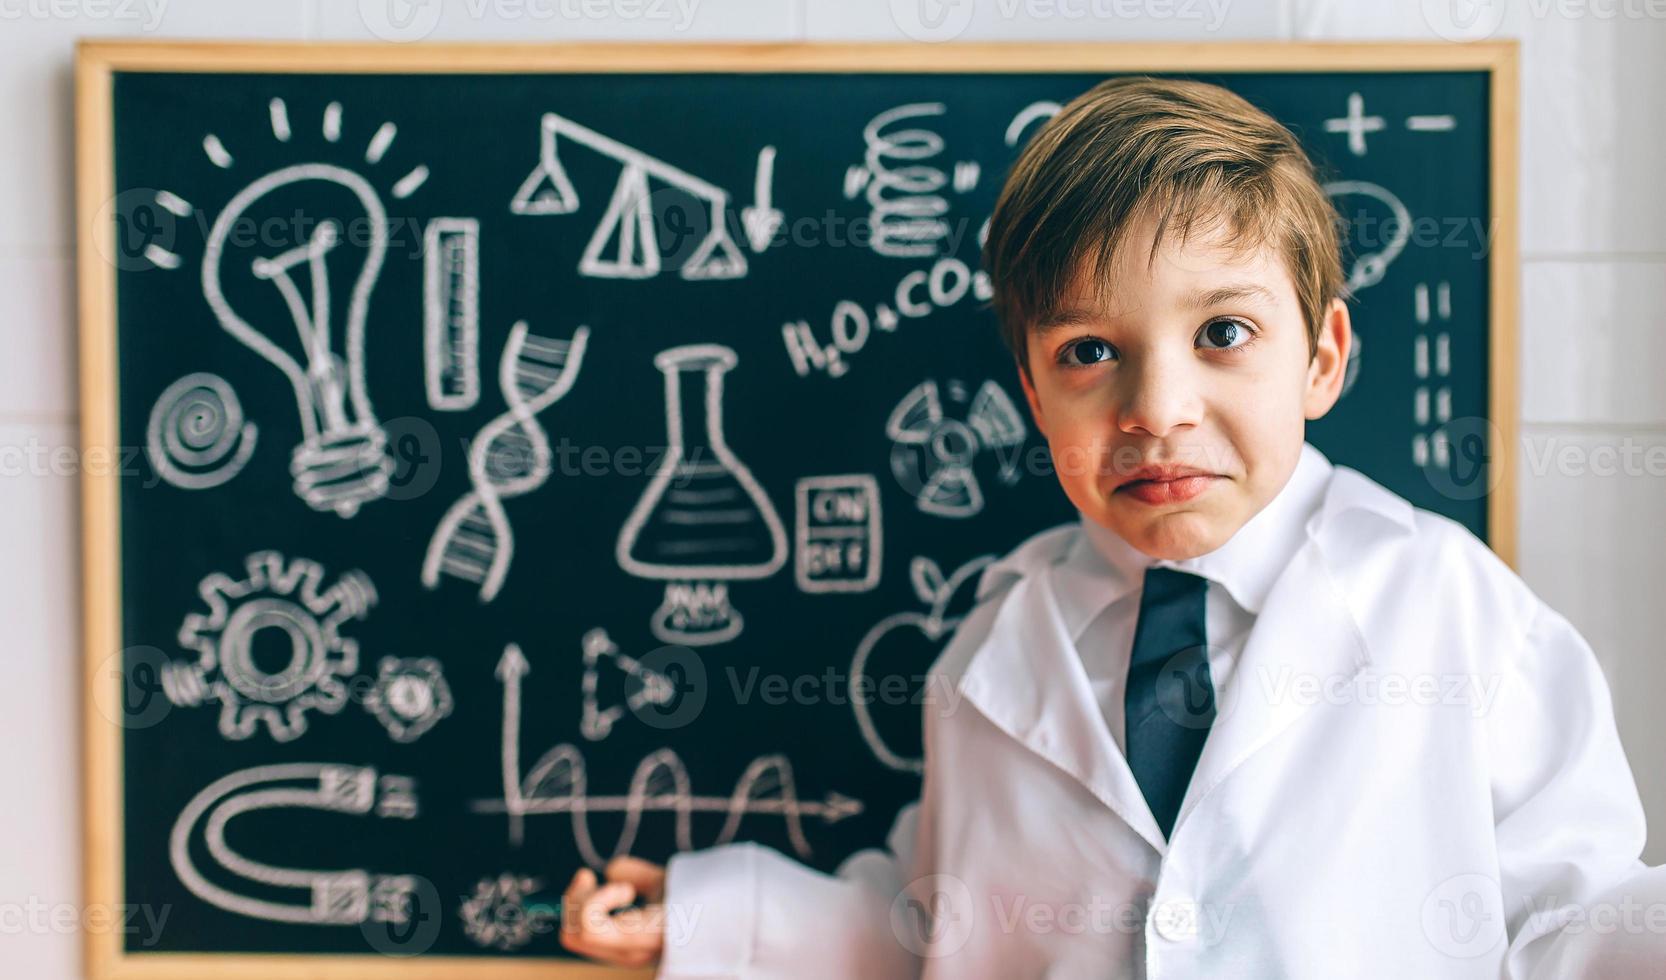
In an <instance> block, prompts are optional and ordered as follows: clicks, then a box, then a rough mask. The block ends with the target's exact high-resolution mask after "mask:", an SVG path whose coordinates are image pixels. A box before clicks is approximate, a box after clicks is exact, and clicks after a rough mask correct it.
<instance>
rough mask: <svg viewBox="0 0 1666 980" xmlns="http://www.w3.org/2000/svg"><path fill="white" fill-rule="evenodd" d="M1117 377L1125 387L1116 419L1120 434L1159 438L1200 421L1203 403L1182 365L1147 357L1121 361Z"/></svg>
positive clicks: (1195, 382) (1194, 382)
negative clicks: (1140, 434)
mask: <svg viewBox="0 0 1666 980" xmlns="http://www.w3.org/2000/svg"><path fill="white" fill-rule="evenodd" d="M1130 369H1131V370H1130ZM1119 374H1120V378H1119V380H1121V381H1122V382H1123V383H1124V384H1125V385H1126V388H1125V390H1124V391H1123V392H1122V405H1121V413H1120V417H1119V418H1118V419H1117V427H1118V428H1120V429H1121V430H1122V431H1123V432H1127V433H1145V434H1148V435H1151V436H1155V437H1158V438H1161V437H1163V436H1166V435H1168V434H1169V432H1171V431H1172V430H1174V429H1177V428H1182V427H1186V426H1192V425H1196V424H1198V422H1199V421H1200V420H1201V416H1202V411H1203V409H1202V405H1203V400H1202V398H1200V397H1199V394H1198V391H1197V381H1196V379H1195V378H1193V377H1192V376H1191V372H1190V371H1188V370H1187V368H1186V366H1185V365H1183V364H1176V363H1173V361H1172V359H1167V358H1164V357H1162V356H1149V355H1148V356H1145V357H1141V358H1139V359H1138V360H1137V361H1136V360H1132V359H1130V360H1129V361H1125V362H1124V363H1123V365H1122V370H1121V371H1120V372H1119Z"/></svg>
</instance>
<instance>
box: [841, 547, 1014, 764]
mask: <svg viewBox="0 0 1666 980" xmlns="http://www.w3.org/2000/svg"><path fill="white" fill-rule="evenodd" d="M994 560H995V556H994V555H983V556H982V557H979V558H974V559H972V560H971V561H969V562H967V563H966V564H964V565H962V566H960V567H959V568H957V569H955V570H954V572H953V573H952V574H951V575H949V577H948V578H947V579H945V578H944V577H943V573H942V571H940V570H939V569H938V567H937V563H936V562H934V561H932V560H931V559H930V558H925V557H916V558H915V559H914V560H913V561H912V562H910V563H909V565H908V576H909V582H910V583H911V584H912V585H913V586H914V594H915V595H916V596H918V597H919V599H920V601H921V602H923V603H925V604H926V607H927V610H928V611H927V612H926V613H925V614H923V615H922V614H921V613H918V612H899V613H893V614H891V615H889V616H886V617H885V618H884V619H882V620H880V621H879V622H878V623H875V624H874V626H873V628H872V629H870V630H868V632H867V633H866V634H864V635H863V637H862V640H861V642H860V643H858V644H857V645H856V655H855V657H853V658H852V659H851V662H850V684H851V689H852V690H856V689H857V686H858V685H859V684H860V685H862V689H863V690H871V689H872V685H870V684H868V682H867V681H866V680H865V679H864V678H866V676H867V675H868V673H869V672H874V673H883V672H884V667H885V664H884V662H883V659H881V660H880V662H879V663H877V664H876V663H874V662H873V661H874V659H875V658H874V651H875V650H876V649H878V648H879V647H880V646H881V645H882V644H884V643H885V642H886V641H887V640H889V639H890V638H891V637H892V636H896V635H903V636H906V635H907V634H906V631H908V630H915V631H917V632H919V633H920V634H922V635H923V636H924V637H925V639H926V641H927V643H928V645H929V646H931V647H933V648H935V647H938V646H941V644H942V643H943V642H944V641H945V640H947V639H948V638H949V637H950V636H952V635H953V634H954V629H955V627H956V626H958V625H960V620H961V617H959V616H949V615H948V609H949V603H950V602H951V601H952V600H953V599H954V596H955V592H956V591H957V590H959V588H960V586H961V585H962V584H963V583H964V582H966V581H967V580H968V579H971V578H972V577H973V576H974V575H977V574H978V573H979V572H981V571H982V570H983V569H984V567H985V566H987V565H988V564H989V563H990V562H992V561H994ZM914 659H915V660H916V661H918V662H919V663H921V664H927V663H930V662H931V658H929V657H928V658H920V657H915V658H914ZM850 704H851V707H852V708H853V709H854V710H855V712H856V725H857V727H858V728H860V729H861V730H862V738H863V740H864V741H866V742H867V743H868V748H870V749H872V750H873V754H874V757H875V758H877V759H878V760H879V761H880V762H883V763H884V764H885V765H887V766H890V767H891V768H892V769H897V770H900V771H902V772H913V773H921V772H924V771H925V766H924V761H923V760H921V759H918V758H914V757H909V756H904V755H901V754H900V753H898V752H897V751H896V750H895V749H893V748H892V747H891V746H889V745H887V744H886V742H885V739H884V738H883V737H881V735H880V734H879V729H878V727H877V726H876V725H875V724H874V719H873V714H872V711H871V710H870V709H869V707H868V699H867V698H857V697H853V698H851V699H850ZM914 713H915V714H918V712H917V711H916V712H914Z"/></svg>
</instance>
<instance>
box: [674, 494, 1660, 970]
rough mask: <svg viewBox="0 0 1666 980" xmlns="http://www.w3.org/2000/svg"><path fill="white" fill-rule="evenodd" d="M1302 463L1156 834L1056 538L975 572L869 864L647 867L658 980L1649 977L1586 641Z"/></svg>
mask: <svg viewBox="0 0 1666 980" xmlns="http://www.w3.org/2000/svg"><path fill="white" fill-rule="evenodd" d="M1330 469H1331V471H1330V474H1329V476H1328V481H1327V486H1326V488H1325V492H1324V495H1323V502H1322V504H1321V505H1320V507H1319V508H1318V510H1317V512H1316V513H1315V514H1314V516H1313V517H1312V518H1311V519H1310V520H1309V521H1308V524H1307V537H1306V542H1305V543H1304V545H1303V546H1302V547H1301V549H1300V550H1299V551H1298V552H1297V554H1296V557H1295V558H1294V560H1293V561H1292V562H1291V564H1290V565H1289V567H1288V568H1287V569H1286V570H1285V571H1284V572H1283V573H1282V574H1281V575H1280V576H1279V578H1278V580H1277V582H1276V584H1275V585H1274V586H1273V588H1272V591H1271V593H1270V594H1269V595H1268V597H1267V601H1266V604H1265V606H1264V608H1263V610H1262V612H1261V614H1260V616H1259V618H1258V619H1257V621H1256V624H1255V627H1254V629H1253V632H1252V633H1251V635H1250V637H1249V640H1248V641H1247V643H1246V645H1245V648H1244V650H1243V652H1242V655H1241V656H1242V659H1241V661H1240V662H1239V664H1238V665H1237V669H1236V672H1235V674H1234V678H1233V681H1232V683H1231V684H1230V685H1229V686H1228V687H1227V689H1226V690H1223V691H1222V692H1220V693H1219V695H1218V707H1217V718H1216V721H1215V723H1214V726H1213V728H1212V729H1211V731H1210V733H1209V736H1208V740H1207V742H1206V744H1205V746H1204V749H1203V753H1202V756H1201V758H1200V759H1199V761H1198V766H1197V769H1196V771H1195V773H1194V775H1193V777H1192V780H1191V783H1190V788H1189V789H1188V790H1187V794H1186V798H1185V802H1184V803H1183V804H1182V807H1181V810H1180V813H1179V817H1178V819H1177V822H1176V825H1175V828H1174V832H1173V837H1172V840H1170V841H1165V840H1164V839H1163V836H1162V834H1161V833H1160V832H1159V831H1158V829H1157V826H1156V823H1155V821H1154V820H1153V818H1152V816H1151V813H1150V810H1149V809H1148V808H1147V806H1146V804H1145V800H1144V797H1143V796H1142V795H1141V793H1140V790H1139V787H1138V785H1137V783H1136V782H1135V780H1134V778H1133V775H1132V773H1131V772H1130V770H1129V767H1128V765H1127V761H1126V759H1125V758H1124V757H1123V756H1122V755H1121V754H1120V753H1119V752H1118V750H1117V748H1116V745H1115V743H1114V742H1113V741H1112V739H1111V735H1110V732H1109V731H1108V729H1107V728H1106V726H1105V723H1104V719H1103V716H1102V714H1101V712H1100V710H1099V708H1098V706H1097V705H1096V704H1095V703H1094V700H1093V695H1092V692H1091V689H1090V687H1089V684H1088V680H1087V677H1086V675H1085V673H1084V671H1083V667H1082V664H1081V662H1080V659H1079V657H1078V654H1077V652H1076V650H1075V648H1074V647H1073V645H1072V643H1071V640H1070V637H1069V636H1068V635H1067V633H1066V632H1065V630H1064V628H1063V626H1062V624H1061V623H1060V621H1059V614H1058V607H1057V606H1056V604H1055V600H1054V598H1053V596H1052V593H1051V589H1050V587H1049V586H1048V580H1049V578H1050V576H1048V575H1045V574H1037V572H1038V570H1039V569H1041V568H1044V567H1045V566H1046V565H1048V564H1049V563H1052V562H1056V561H1058V560H1060V559H1061V558H1062V557H1063V556H1064V555H1065V554H1067V553H1068V551H1069V549H1070V547H1071V544H1072V542H1073V540H1074V538H1075V536H1077V535H1079V534H1081V533H1082V532H1081V530H1080V528H1079V526H1077V525H1074V524H1071V525H1065V526H1061V527H1059V528H1055V529H1052V530H1050V531H1045V532H1042V533H1041V534H1038V535H1036V536H1035V537H1033V538H1031V539H1029V540H1028V541H1026V542H1025V543H1024V544H1022V545H1021V546H1019V547H1018V548H1017V549H1015V550H1014V551H1013V552H1012V553H1011V554H1009V555H1007V556H1006V557H1005V558H1003V559H1002V560H1001V561H999V562H997V563H995V564H993V565H991V566H990V567H989V568H988V569H987V570H986V571H985V573H984V575H983V578H982V580H981V581H980V583H979V588H978V605H977V606H976V607H975V608H974V609H973V610H972V611H971V612H970V613H969V614H968V616H967V617H966V619H965V620H964V621H963V623H962V624H961V626H960V628H959V630H958V632H957V633H956V635H955V637H954V638H953V640H952V641H951V642H950V643H949V645H948V646H947V647H946V648H945V649H944V650H943V652H942V654H941V655H940V656H939V658H938V659H937V661H936V663H935V664H934V665H933V668H932V671H931V675H930V681H929V683H930V684H931V685H932V686H931V688H930V690H931V691H932V692H933V701H934V703H932V704H929V705H928V706H927V707H926V708H925V718H924V724H925V748H926V755H925V759H926V763H925V774H924V781H923V783H922V788H921V796H920V799H919V801H918V802H917V803H914V804H910V805H909V806H908V807H906V808H904V810H903V811H902V812H901V813H900V814H899V816H898V817H897V819H896V822H895V825H894V826H893V828H892V830H891V833H890V835H889V839H888V846H887V848H885V849H877V848H876V849H871V850H867V851H863V852H860V853H858V854H855V855H852V856H851V857H850V858H849V859H847V860H846V861H845V862H844V863H843V864H842V865H841V866H840V867H839V869H838V872H837V874H835V875H826V874H822V873H819V872H816V871H813V870H811V869H809V868H806V867H804V866H803V865H800V864H798V863H796V862H794V861H792V860H791V859H789V858H787V857H785V856H783V855H782V854H780V853H779V852H777V851H775V850H772V849H769V848H765V847H761V846H758V845H753V844H731V845H724V846H720V847H716V848H711V849H708V850H705V851H695V852H688V853H684V854H679V855H677V856H675V857H673V858H672V860H671V861H670V863H669V865H668V868H667V890H666V901H667V903H668V905H669V906H670V908H669V910H668V913H669V914H668V920H667V937H666V947H665V952H664V955H663V958H662V960H661V968H660V972H659V974H658V976H659V978H661V980H695V978H710V977H748V978H777V977H779V978H794V980H820V978H829V980H831V978H861V980H887V978H905V977H908V978H913V977H927V978H942V980H948V978H954V980H968V978H991V980H995V978H999V980H1017V978H1024V977H1056V978H1074V977H1130V978H1132V977H1146V978H1152V980H1156V978H1168V977H1231V978H1262V977H1267V978H1274V977H1291V978H1295V977H1315V978H1325V980H1330V978H1334V977H1343V976H1345V977H1383V978H1394V980H1400V978H1407V977H1416V978H1419V980H1431V978H1443V977H1489V978H1497V977H1501V976H1502V977H1507V978H1528V977H1533V978H1557V980H1561V978H1564V977H1576V976H1612V977H1624V978H1627V980H1630V978H1634V977H1645V976H1666V869H1662V868H1654V869H1649V868H1646V867H1645V866H1644V865H1643V864H1642V862H1641V861H1640V860H1639V857H1638V856H1639V854H1640V853H1641V850H1642V846H1643V839H1644V820H1643V811H1642V806H1641V804H1640V802H1639V800H1638V796H1637V791H1636V788H1635V784H1634V782H1633V779H1632V776H1631V773H1630V769H1629V768H1628V766H1627V764H1626V760H1625V756H1624V754H1623V752H1622V750H1621V747H1620V743H1619V739H1618V736H1617V734H1616V731H1615V727H1614V720H1613V716H1612V711H1611V706H1610V698H1609V693H1608V688H1607V686H1606V684H1605V682H1604V680H1603V676H1602V673H1601V671H1600V669H1599V667H1598V665H1597V662H1596V660H1595V658H1594V657H1593V656H1592V653H1591V650H1590V648H1589V646H1588V645H1587V644H1586V643H1585V641H1584V639H1583V638H1582V637H1581V636H1580V635H1579V634H1578V633H1577V632H1576V631H1575V630H1574V629H1573V627H1572V626H1570V625H1569V623H1568V622H1567V620H1565V619H1564V618H1563V617H1562V616H1561V615H1559V614H1557V613H1556V612H1555V611H1554V610H1552V609H1551V608H1549V607H1548V606H1546V605H1545V604H1544V603H1543V602H1542V601H1541V600H1539V599H1538V597H1537V596H1535V595H1534V594H1533V593H1532V592H1531V591H1530V590H1529V589H1528V588H1527V587H1526V585H1524V584H1523V583H1522V581H1521V580H1520V579H1519V578H1518V577H1517V576H1516V575H1515V574H1514V573H1513V572H1511V571H1510V569H1509V568H1508V566H1506V565H1504V564H1503V563H1502V562H1501V561H1500V560H1499V559H1498V558H1497V557H1496V556H1495V555H1493V553H1492V552H1491V551H1489V550H1488V549H1487V548H1486V547H1485V546H1484V545H1483V544H1482V543H1481V542H1480V541H1478V540H1477V539H1476V538H1475V537H1474V536H1473V535H1471V534H1470V533H1469V532H1468V531H1467V530H1465V529H1464V528H1462V527H1461V526H1460V525H1458V524H1456V523H1454V522H1452V521H1450V520H1448V519H1446V518H1444V517H1440V516H1438V515H1435V514H1432V513H1430V512H1427V511H1423V510H1418V509H1415V508H1413V507H1412V506H1411V505H1409V504H1408V503H1407V502H1406V501H1405V500H1403V499H1402V498H1400V497H1397V496H1395V495H1394V494H1392V493H1390V492H1388V491H1387V490H1385V489H1384V488H1382V487H1381V486H1379V485H1378V484H1376V483H1374V482H1373V481H1371V480H1369V479H1368V478H1366V477H1364V476H1363V475H1361V474H1359V473H1357V472H1356V471H1354V470H1351V469H1348V468H1346V467H1340V466H1336V467H1331V468H1330ZM945 685H946V686H945ZM920 910H925V912H924V913H923V914H924V915H927V916H929V919H926V920H924V921H922V919H921V915H922V913H921V911H920Z"/></svg>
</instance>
